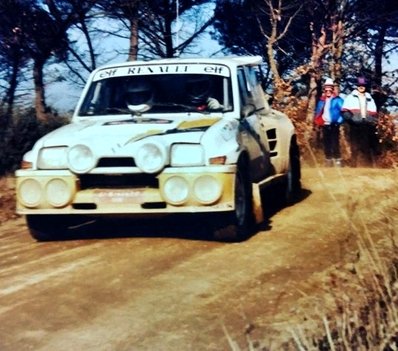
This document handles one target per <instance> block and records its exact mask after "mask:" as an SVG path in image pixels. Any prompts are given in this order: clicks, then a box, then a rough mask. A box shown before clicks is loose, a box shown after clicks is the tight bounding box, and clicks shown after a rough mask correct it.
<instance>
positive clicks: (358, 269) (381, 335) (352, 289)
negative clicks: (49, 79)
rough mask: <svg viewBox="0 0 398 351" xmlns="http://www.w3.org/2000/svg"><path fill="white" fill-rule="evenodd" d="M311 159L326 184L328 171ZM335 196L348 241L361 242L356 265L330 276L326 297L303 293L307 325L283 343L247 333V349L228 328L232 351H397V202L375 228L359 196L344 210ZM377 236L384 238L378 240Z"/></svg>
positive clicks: (291, 329)
mask: <svg viewBox="0 0 398 351" xmlns="http://www.w3.org/2000/svg"><path fill="white" fill-rule="evenodd" d="M310 152H311V150H310ZM312 156H313V162H314V166H315V167H316V168H318V171H319V174H320V181H321V182H323V181H324V180H323V178H324V174H323V170H322V168H321V167H320V166H319V164H318V162H317V161H316V157H315V155H314V154H313V155H312ZM397 170H398V169H397V168H395V172H394V176H395V179H396V175H398V171H397ZM337 171H338V170H337ZM397 188H398V182H397ZM330 196H331V199H332V201H331V202H334V203H335V205H336V208H337V209H339V210H341V211H342V214H343V216H344V218H345V219H346V221H347V224H348V228H349V230H348V233H347V236H349V237H354V238H355V241H356V248H357V249H356V250H355V253H354V254H353V255H352V258H351V260H350V261H351V262H349V263H345V264H342V265H339V266H336V267H334V268H332V269H331V270H330V271H328V272H327V275H328V278H327V279H326V280H325V281H323V282H322V284H323V285H324V286H323V287H322V291H323V294H324V296H309V295H308V294H306V293H304V292H301V295H302V298H301V299H300V300H301V301H298V302H297V304H298V305H301V306H306V308H300V307H298V309H297V310H298V311H302V312H301V313H302V315H300V319H301V321H302V322H301V323H297V322H295V321H294V322H293V321H292V322H291V323H290V324H289V321H287V323H286V325H287V326H286V328H285V329H286V330H285V333H284V334H283V335H285V336H286V335H287V337H285V339H284V340H275V339H273V338H272V336H270V335H269V336H264V338H263V339H262V340H257V339H253V338H252V337H251V331H250V330H245V331H244V335H245V338H246V344H245V345H244V347H243V348H242V347H241V346H240V345H239V344H238V343H237V342H236V341H235V340H234V339H233V337H232V336H231V335H230V333H229V332H228V330H227V329H226V328H225V326H223V329H224V334H225V336H226V339H227V342H228V345H229V348H230V349H231V350H232V351H243V350H248V351H293V350H298V351H315V350H317V351H365V350H366V351H374V350H380V351H395V350H398V229H397V227H396V226H397V222H398V220H397V219H396V218H395V214H396V213H397V209H398V205H397V199H394V198H392V197H389V203H390V204H391V209H392V211H391V213H392V214H385V215H384V216H382V217H381V218H380V219H378V220H377V223H375V222H372V221H370V220H369V219H368V218H366V217H365V216H364V215H363V214H362V213H361V208H363V207H362V206H366V202H365V203H364V202H363V201H362V200H363V199H361V198H360V196H359V198H352V197H350V196H348V199H349V201H347V203H345V204H342V203H341V201H338V200H337V199H336V198H335V197H334V195H333V194H332V193H330ZM375 231H377V232H378V233H382V234H383V235H384V236H383V237H382V238H381V239H379V240H375V239H374V235H373V234H374V233H375ZM325 302H327V303H325ZM308 306H312V308H310V309H309V308H308ZM267 339H268V340H267ZM276 345H277V346H276Z"/></svg>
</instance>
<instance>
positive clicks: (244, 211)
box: [213, 167, 254, 242]
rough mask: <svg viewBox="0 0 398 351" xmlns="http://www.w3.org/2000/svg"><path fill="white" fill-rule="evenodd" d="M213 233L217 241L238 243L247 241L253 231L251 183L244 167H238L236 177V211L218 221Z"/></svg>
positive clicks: (222, 216) (224, 215)
mask: <svg viewBox="0 0 398 351" xmlns="http://www.w3.org/2000/svg"><path fill="white" fill-rule="evenodd" d="M216 221H218V223H219V224H218V225H216V227H215V229H214V233H213V237H214V239H215V240H220V241H229V242H238V241H242V240H244V239H246V238H247V237H248V236H249V235H250V234H251V233H252V231H253V225H254V217H253V209H252V191H251V183H250V180H249V176H248V173H247V171H245V168H244V167H238V170H237V173H236V176H235V210H234V211H232V212H228V213H225V214H223V215H221V216H220V217H218V218H217V219H216Z"/></svg>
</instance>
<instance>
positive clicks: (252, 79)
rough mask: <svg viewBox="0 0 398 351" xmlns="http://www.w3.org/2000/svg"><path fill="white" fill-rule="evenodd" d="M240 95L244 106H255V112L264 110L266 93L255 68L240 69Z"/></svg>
mask: <svg viewBox="0 0 398 351" xmlns="http://www.w3.org/2000/svg"><path fill="white" fill-rule="evenodd" d="M238 82H239V95H240V99H241V104H242V106H246V105H249V104H250V105H254V106H255V110H261V109H263V108H264V93H263V90H262V87H261V84H260V81H259V79H258V72H257V70H256V68H255V67H245V68H240V69H239V71H238Z"/></svg>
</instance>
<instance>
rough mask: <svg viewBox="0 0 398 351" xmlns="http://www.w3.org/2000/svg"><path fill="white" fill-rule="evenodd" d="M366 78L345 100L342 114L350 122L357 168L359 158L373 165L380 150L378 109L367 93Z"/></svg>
mask: <svg viewBox="0 0 398 351" xmlns="http://www.w3.org/2000/svg"><path fill="white" fill-rule="evenodd" d="M367 89H368V82H367V81H366V78H364V77H359V78H358V79H357V87H356V89H354V90H353V91H352V92H351V93H350V94H349V95H347V97H346V98H345V99H344V103H343V108H342V114H343V117H344V119H345V120H346V121H347V122H348V128H349V130H348V134H349V139H350V144H351V162H352V166H354V167H355V166H357V164H358V159H359V157H363V158H364V159H365V161H366V163H367V164H368V163H371V164H373V162H374V159H375V155H376V154H377V150H378V144H379V141H378V137H377V108H376V104H375V101H374V99H373V98H372V96H371V95H370V93H369V92H367Z"/></svg>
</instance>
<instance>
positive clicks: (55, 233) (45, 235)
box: [26, 215, 81, 241]
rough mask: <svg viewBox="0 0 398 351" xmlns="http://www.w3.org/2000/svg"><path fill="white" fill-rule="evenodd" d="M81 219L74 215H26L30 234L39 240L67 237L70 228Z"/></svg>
mask: <svg viewBox="0 0 398 351" xmlns="http://www.w3.org/2000/svg"><path fill="white" fill-rule="evenodd" d="M80 221H81V220H80ZM80 221H79V219H78V217H76V216H72V215H26V224H27V225H28V228H29V232H30V235H31V236H32V237H33V238H34V239H36V240H37V241H50V240H60V239H63V238H66V237H67V236H68V234H69V231H70V228H71V227H73V226H75V225H77V224H78V223H80Z"/></svg>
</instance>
